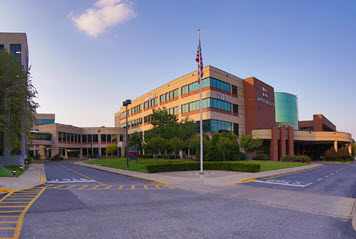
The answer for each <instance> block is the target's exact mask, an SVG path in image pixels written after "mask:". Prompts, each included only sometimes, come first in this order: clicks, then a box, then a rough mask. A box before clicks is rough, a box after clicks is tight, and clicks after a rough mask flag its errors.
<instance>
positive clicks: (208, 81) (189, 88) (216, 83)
mask: <svg viewBox="0 0 356 239" xmlns="http://www.w3.org/2000/svg"><path fill="white" fill-rule="evenodd" d="M208 86H211V87H214V88H217V89H220V90H223V91H226V92H230V84H229V83H226V82H224V81H221V80H217V79H215V78H212V77H208V78H205V79H203V80H202V81H201V88H205V87H208ZM196 90H199V84H198V82H197V81H196V82H193V83H191V84H189V85H185V86H183V87H182V88H181V93H182V95H184V94H187V93H190V92H193V91H196ZM232 93H233V94H237V87H236V86H234V85H233V86H232Z"/></svg>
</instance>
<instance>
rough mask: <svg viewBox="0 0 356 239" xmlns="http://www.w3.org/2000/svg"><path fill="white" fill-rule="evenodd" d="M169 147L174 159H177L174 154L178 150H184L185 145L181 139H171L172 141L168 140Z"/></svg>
mask: <svg viewBox="0 0 356 239" xmlns="http://www.w3.org/2000/svg"><path fill="white" fill-rule="evenodd" d="M169 145H170V148H171V149H172V151H173V152H174V158H175V159H177V155H176V153H177V152H178V151H179V150H182V149H184V147H185V146H186V143H185V142H184V141H183V139H180V138H173V139H170V140H169ZM169 162H170V161H169Z"/></svg>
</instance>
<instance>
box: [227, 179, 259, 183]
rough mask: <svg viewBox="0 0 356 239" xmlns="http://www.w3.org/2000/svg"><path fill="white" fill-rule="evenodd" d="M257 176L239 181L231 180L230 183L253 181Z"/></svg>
mask: <svg viewBox="0 0 356 239" xmlns="http://www.w3.org/2000/svg"><path fill="white" fill-rule="evenodd" d="M255 180H256V179H255V178H248V179H244V180H239V181H235V182H230V184H234V183H247V182H252V181H255Z"/></svg>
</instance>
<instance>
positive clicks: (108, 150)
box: [106, 143, 119, 157]
mask: <svg viewBox="0 0 356 239" xmlns="http://www.w3.org/2000/svg"><path fill="white" fill-rule="evenodd" d="M118 150H119V146H117V145H116V143H112V144H110V145H108V146H106V153H108V154H113V153H115V152H117V151H118ZM118 157H119V155H118Z"/></svg>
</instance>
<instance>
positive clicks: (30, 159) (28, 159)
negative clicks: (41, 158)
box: [24, 158, 32, 164]
mask: <svg viewBox="0 0 356 239" xmlns="http://www.w3.org/2000/svg"><path fill="white" fill-rule="evenodd" d="M26 161H28V164H31V163H32V158H25V160H24V164H26Z"/></svg>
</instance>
